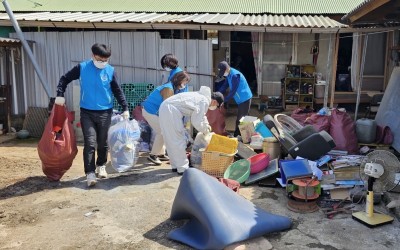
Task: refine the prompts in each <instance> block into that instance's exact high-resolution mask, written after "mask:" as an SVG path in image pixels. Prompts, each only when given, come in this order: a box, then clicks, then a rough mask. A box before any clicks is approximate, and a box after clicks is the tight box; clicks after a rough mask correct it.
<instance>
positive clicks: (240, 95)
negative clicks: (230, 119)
mask: <svg viewBox="0 0 400 250" xmlns="http://www.w3.org/2000/svg"><path fill="white" fill-rule="evenodd" d="M237 74H239V75H240V82H239V86H238V88H237V91H236V93H235V95H234V96H233V99H234V100H235V102H236V104H241V103H243V102H245V101H247V100H249V99H251V98H252V97H253V94H252V93H251V90H250V87H249V84H247V81H246V78H245V77H244V75H243V74H242V73H240V71H238V70H236V69H234V68H232V67H231V70H230V72H229V75H228V76H227V77H226V79H227V81H228V84H229V88H230V89H231V90H232V77H233V76H234V75H237Z"/></svg>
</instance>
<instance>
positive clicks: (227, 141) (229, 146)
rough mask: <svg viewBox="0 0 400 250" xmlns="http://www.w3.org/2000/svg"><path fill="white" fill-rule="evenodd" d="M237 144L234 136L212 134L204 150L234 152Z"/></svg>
mask: <svg viewBox="0 0 400 250" xmlns="http://www.w3.org/2000/svg"><path fill="white" fill-rule="evenodd" d="M238 144H239V142H238V140H237V139H236V138H228V137H226V136H222V135H217V134H213V135H212V137H211V141H210V143H209V144H208V146H207V149H206V151H214V152H220V153H225V154H235V153H236V151H237V148H238Z"/></svg>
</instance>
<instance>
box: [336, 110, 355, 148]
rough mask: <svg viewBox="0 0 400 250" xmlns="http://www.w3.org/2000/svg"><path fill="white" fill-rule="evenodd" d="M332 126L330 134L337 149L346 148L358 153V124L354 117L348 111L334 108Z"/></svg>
mask: <svg viewBox="0 0 400 250" xmlns="http://www.w3.org/2000/svg"><path fill="white" fill-rule="evenodd" d="M330 124H331V127H330V130H329V134H330V135H331V136H332V138H333V140H334V142H335V144H336V147H335V149H337V150H345V151H347V152H348V153H349V154H357V153H358V141H357V134H356V126H355V123H354V121H353V119H352V118H351V117H350V115H349V114H348V113H346V112H342V111H339V110H337V109H334V110H332V115H331V122H330Z"/></svg>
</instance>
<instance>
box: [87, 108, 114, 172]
mask: <svg viewBox="0 0 400 250" xmlns="http://www.w3.org/2000/svg"><path fill="white" fill-rule="evenodd" d="M111 116H112V109H109V110H99V111H97V110H87V109H83V108H81V127H82V133H83V138H84V147H83V162H84V164H85V173H86V174H87V173H90V172H94V171H95V169H96V165H97V166H102V165H104V164H106V163H107V153H108V145H107V133H108V129H109V128H110V124H111ZM96 146H97V161H96V162H95V150H96ZM95 163H96V164H95Z"/></svg>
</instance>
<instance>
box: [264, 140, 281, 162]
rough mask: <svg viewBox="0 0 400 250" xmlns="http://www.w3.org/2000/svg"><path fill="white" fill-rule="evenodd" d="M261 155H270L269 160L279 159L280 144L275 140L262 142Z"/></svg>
mask: <svg viewBox="0 0 400 250" xmlns="http://www.w3.org/2000/svg"><path fill="white" fill-rule="evenodd" d="M262 151H263V153H267V154H269V155H270V157H271V159H276V158H280V156H281V144H280V143H279V142H278V141H277V140H275V141H272V140H264V142H263V146H262Z"/></svg>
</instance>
